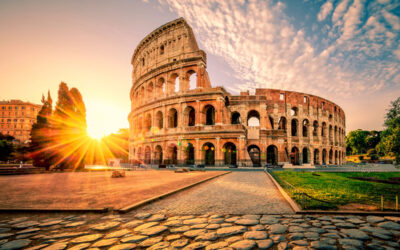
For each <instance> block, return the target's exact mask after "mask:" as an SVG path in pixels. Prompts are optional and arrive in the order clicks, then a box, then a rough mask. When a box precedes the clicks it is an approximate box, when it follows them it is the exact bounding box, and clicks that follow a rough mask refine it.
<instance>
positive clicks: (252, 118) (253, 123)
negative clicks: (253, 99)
mask: <svg viewBox="0 0 400 250" xmlns="http://www.w3.org/2000/svg"><path fill="white" fill-rule="evenodd" d="M247 126H249V127H259V126H260V113H258V111H257V110H251V111H250V112H249V113H248V114H247Z"/></svg>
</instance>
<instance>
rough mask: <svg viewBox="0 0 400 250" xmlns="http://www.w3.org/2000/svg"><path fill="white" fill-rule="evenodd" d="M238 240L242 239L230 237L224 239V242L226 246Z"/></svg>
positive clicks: (240, 237)
mask: <svg viewBox="0 0 400 250" xmlns="http://www.w3.org/2000/svg"><path fill="white" fill-rule="evenodd" d="M239 240H243V237H242V236H232V237H229V238H227V239H225V241H226V242H227V243H228V244H232V243H234V242H236V241H239Z"/></svg>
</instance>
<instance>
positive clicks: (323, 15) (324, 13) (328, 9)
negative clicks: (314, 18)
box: [318, 1, 333, 21]
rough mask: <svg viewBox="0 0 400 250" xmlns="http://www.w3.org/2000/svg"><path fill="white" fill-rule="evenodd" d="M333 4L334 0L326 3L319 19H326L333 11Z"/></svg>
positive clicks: (319, 14)
mask: <svg viewBox="0 0 400 250" xmlns="http://www.w3.org/2000/svg"><path fill="white" fill-rule="evenodd" d="M332 9H333V5H332V2H330V1H328V2H326V3H324V4H323V5H322V7H321V10H320V12H319V13H318V21H322V20H325V18H326V17H327V16H328V15H329V14H330V13H331V12H332Z"/></svg>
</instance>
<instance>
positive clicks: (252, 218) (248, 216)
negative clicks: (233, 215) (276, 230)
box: [242, 214, 261, 220]
mask: <svg viewBox="0 0 400 250" xmlns="http://www.w3.org/2000/svg"><path fill="white" fill-rule="evenodd" d="M260 217H261V215H259V214H245V215H243V216H242V218H244V219H250V220H259V219H260Z"/></svg>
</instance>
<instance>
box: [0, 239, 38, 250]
mask: <svg viewBox="0 0 400 250" xmlns="http://www.w3.org/2000/svg"><path fill="white" fill-rule="evenodd" d="M31 242H32V241H31V240H28V239H23V240H12V241H9V242H7V243H5V244H3V245H1V246H0V249H1V250H12V249H21V248H24V247H27V246H28V245H29V244H31Z"/></svg>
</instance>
